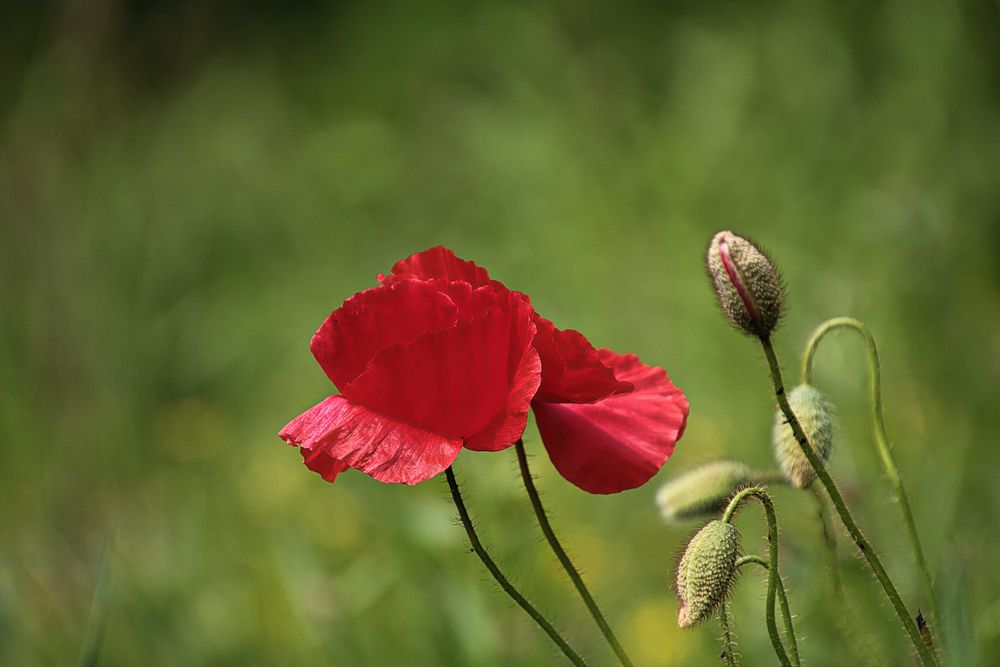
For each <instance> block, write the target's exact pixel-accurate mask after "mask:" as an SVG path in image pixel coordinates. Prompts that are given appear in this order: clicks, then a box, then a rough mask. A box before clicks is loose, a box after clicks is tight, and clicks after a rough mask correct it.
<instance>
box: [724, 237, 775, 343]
mask: <svg viewBox="0 0 1000 667" xmlns="http://www.w3.org/2000/svg"><path fill="white" fill-rule="evenodd" d="M707 267H708V275H709V278H711V280H712V286H713V288H714V289H715V295H716V297H717V298H718V300H719V306H720V307H721V308H722V312H723V313H724V314H725V316H726V318H727V319H728V320H729V322H730V323H731V324H732V325H733V326H734V327H736V328H737V329H739V330H740V331H742V332H744V333H745V334H747V335H750V336H758V337H762V336H770V335H771V332H772V331H774V329H775V327H777V326H778V321H779V320H780V319H781V310H782V306H783V305H784V302H785V295H784V290H783V289H782V286H781V277H780V276H779V275H778V271H777V269H775V268H774V264H772V263H771V260H770V259H768V257H767V255H765V254H764V252H763V251H762V250H761V249H760V248H758V247H757V246H755V245H754V244H753V243H751V242H750V241H748V240H746V239H745V238H743V237H740V236H736V235H735V234H733V233H732V232H728V231H726V232H719V233H718V234H716V235H715V236H714V237H712V243H711V244H710V245H709V246H708V258H707Z"/></svg>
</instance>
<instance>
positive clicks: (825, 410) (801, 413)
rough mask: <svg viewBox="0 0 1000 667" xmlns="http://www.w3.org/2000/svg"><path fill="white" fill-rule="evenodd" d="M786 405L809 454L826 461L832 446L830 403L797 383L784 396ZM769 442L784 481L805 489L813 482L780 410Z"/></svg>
mask: <svg viewBox="0 0 1000 667" xmlns="http://www.w3.org/2000/svg"><path fill="white" fill-rule="evenodd" d="M788 404H789V406H791V408H792V412H793V413H795V416H796V417H797V418H798V420H799V424H801V426H802V431H803V432H804V433H805V434H806V437H807V438H808V439H809V444H811V445H812V448H813V451H814V452H816V454H817V455H819V457H820V458H821V459H823V461H826V460H827V459H828V458H830V450H831V448H832V447H833V407H832V406H831V404H830V402H829V401H828V400H827V399H826V397H825V396H823V394H822V393H821V392H820V391H819V390H818V389H816V388H815V387H813V386H811V385H808V384H800V385H799V386H798V387H795V388H794V389H792V390H791V391H790V392H789V393H788ZM771 440H772V442H773V444H774V457H775V459H777V461H778V465H780V466H781V470H782V472H784V473H785V477H787V478H788V482H789V483H790V484H791V485H792V486H794V487H797V488H799V489H805V488H808V486H809V485H810V484H812V482H813V480H814V479H816V471H815V470H813V467H812V465H810V463H809V459H807V458H806V455H805V454H804V453H803V452H802V448H801V447H800V446H799V443H798V442H796V440H795V434H794V433H792V427H791V426H789V425H788V421H787V420H786V419H785V415H784V414H782V412H781V410H778V411H777V413H776V414H775V417H774V431H773V432H772V436H771Z"/></svg>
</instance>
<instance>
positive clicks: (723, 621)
mask: <svg viewBox="0 0 1000 667" xmlns="http://www.w3.org/2000/svg"><path fill="white" fill-rule="evenodd" d="M719 625H720V626H721V627H722V659H723V660H725V661H726V667H737V666H738V665H739V661H738V660H737V659H736V638H735V637H733V631H732V630H731V629H730V627H729V602H727V601H726V600H723V601H722V606H721V607H720V608H719Z"/></svg>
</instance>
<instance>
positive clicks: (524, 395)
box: [465, 347, 542, 452]
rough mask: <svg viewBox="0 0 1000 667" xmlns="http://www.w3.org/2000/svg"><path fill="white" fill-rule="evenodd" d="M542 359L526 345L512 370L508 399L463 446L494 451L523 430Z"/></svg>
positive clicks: (536, 384)
mask: <svg viewBox="0 0 1000 667" xmlns="http://www.w3.org/2000/svg"><path fill="white" fill-rule="evenodd" d="M541 370H542V362H541V360H540V359H539V358H538V352H536V351H535V349H534V348H533V347H529V348H528V349H527V350H525V352H524V356H522V357H521V363H520V364H518V367H517V370H516V371H515V373H514V381H513V386H512V387H511V390H510V394H508V396H507V403H506V404H505V405H504V406H503V408H501V410H500V412H498V413H497V414H496V416H495V417H494V418H493V420H492V421H490V423H489V424H487V425H486V427H485V428H484V429H483V430H481V431H480V432H479V433H477V434H476V435H474V436H472V437H471V438H469V439H467V440H466V441H465V448H466V449H472V450H475V451H480V452H496V451H499V450H501V449H505V448H507V447H509V446H511V445H512V444H514V443H515V442H517V439H518V438H520V437H521V436H522V435H523V434H524V427H525V425H526V424H527V423H528V409H529V408H530V406H531V397H532V396H534V395H535V392H536V391H537V390H538V383H539V381H540V380H541Z"/></svg>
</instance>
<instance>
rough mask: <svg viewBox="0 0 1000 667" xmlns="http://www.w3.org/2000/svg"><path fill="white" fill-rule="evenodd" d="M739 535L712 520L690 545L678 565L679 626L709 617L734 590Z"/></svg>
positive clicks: (676, 579)
mask: <svg viewBox="0 0 1000 667" xmlns="http://www.w3.org/2000/svg"><path fill="white" fill-rule="evenodd" d="M739 555H740V534H739V531H737V530H736V528H735V527H734V526H733V525H732V524H731V523H728V522H726V521H718V520H715V521H710V522H708V523H707V524H705V526H704V527H703V528H702V529H701V530H699V531H698V532H697V533H695V534H694V536H693V537H692V538H691V540H690V541H689V542H688V544H687V548H686V549H685V550H684V554H683V555H682V556H681V560H680V562H679V563H678V565H677V573H676V575H675V576H674V589H675V592H676V593H677V601H678V602H679V603H680V608H679V609H678V611H677V625H678V626H680V627H682V628H690V627H692V626H694V625H696V624H698V623H700V622H702V621H704V620H705V619H707V618H710V617H711V616H712V615H713V614H714V613H715V612H716V611H717V610H718V609H719V607H720V606H721V605H722V603H723V601H725V600H726V598H727V597H728V596H729V593H730V591H731V590H732V586H733V581H734V580H735V576H736V560H737V559H738V558H739Z"/></svg>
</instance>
